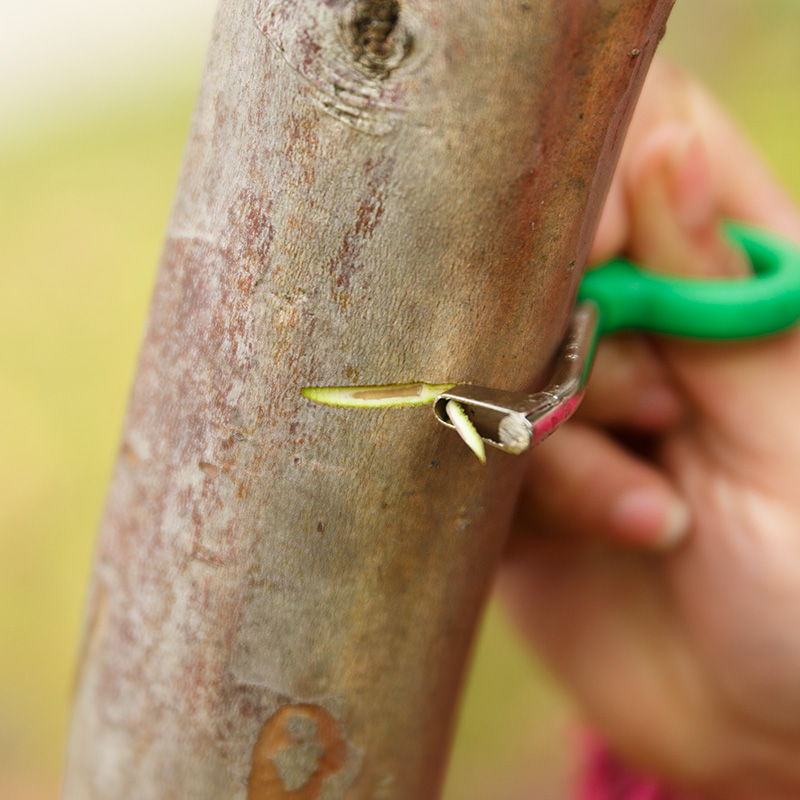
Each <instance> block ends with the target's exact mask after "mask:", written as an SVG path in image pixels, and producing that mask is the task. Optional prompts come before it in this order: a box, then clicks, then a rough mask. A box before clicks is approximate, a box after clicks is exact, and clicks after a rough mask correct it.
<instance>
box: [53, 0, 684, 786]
mask: <svg viewBox="0 0 800 800" xmlns="http://www.w3.org/2000/svg"><path fill="white" fill-rule="evenodd" d="M670 5H671V0H591V1H590V0H448V2H446V3H445V2H441V3H434V2H430V0H401V1H400V2H398V1H397V0H256V2H252V0H223V1H222V4H221V9H220V11H219V13H218V17H217V21H216V24H215V29H214V35H213V41H212V44H211V50H210V55H209V60H208V64H207V68H206V74H205V79H204V83H203V87H202V90H201V94H200V98H199V101H198V106H197V111H196V116H195V120H194V125H193V129H192V133H191V138H190V141H189V145H188V150H187V154H186V161H185V167H184V170H183V175H182V178H181V182H180V187H179V190H178V196H177V201H176V204H175V207H174V210H173V213H172V217H171V220H170V224H169V229H168V231H167V237H166V244H165V248H164V254H163V260H162V264H161V268H160V272H159V276H158V280H157V285H156V288H155V294H154V298H153V304H152V309H151V313H150V320H149V326H148V331H147V336H146V339H145V342H144V345H143V349H142V353H141V361H140V364H139V370H138V374H137V377H136V381H135V386H134V388H133V394H132V398H131V402H130V408H129V412H128V417H127V421H126V423H125V429H124V433H123V439H122V445H121V449H120V454H119V459H118V463H117V466H116V470H115V474H114V477H113V482H112V485H111V489H110V494H109V498H108V506H107V509H106V513H105V517H104V520H103V524H102V530H101V535H100V540H99V544H98V551H97V560H96V564H95V569H94V576H93V579H92V585H91V589H90V598H89V610H88V622H87V629H86V634H85V641H84V649H83V654H82V663H81V665H80V670H79V677H78V682H77V689H76V697H75V705H74V715H73V721H72V730H71V735H70V743H69V750H68V757H67V768H66V778H65V797H67V798H69V800H93V799H94V798H103V800H116V799H117V798H136V800H167V799H168V798H189V797H190V798H193V800H201V799H202V798H209V800H210V799H211V798H214V800H219V798H226V799H227V798H249V800H278V798H300V799H302V800H312V798H328V799H329V800H334V799H335V798H343V797H347V798H407V799H408V800H425V798H432V797H435V796H436V795H437V794H438V792H439V786H440V782H441V776H442V770H443V763H444V761H445V754H446V750H447V746H448V742H449V736H450V731H451V726H452V719H453V714H454V707H455V704H456V699H457V695H458V690H459V684H460V681H461V676H462V672H463V668H464V663H465V659H466V656H467V653H468V650H469V645H470V641H471V638H472V635H473V631H474V628H475V624H476V619H477V618H478V616H479V613H480V610H481V607H482V603H483V601H484V599H485V595H486V593H487V587H488V584H489V580H490V577H491V575H492V571H493V568H494V566H495V564H496V561H497V558H498V555H499V553H500V551H501V549H502V546H503V532H504V529H505V526H506V524H507V521H508V519H509V517H510V513H511V505H512V504H513V501H514V494H515V486H516V485H517V481H518V478H519V470H520V468H521V466H522V462H521V460H520V459H518V458H515V457H512V456H507V455H504V454H501V453H497V452H492V453H490V454H489V463H488V465H487V466H486V467H482V466H481V465H480V464H479V463H478V461H477V460H476V459H475V458H474V457H473V456H472V455H471V454H470V453H469V452H468V451H467V449H466V448H465V447H464V445H463V443H462V442H461V441H460V440H459V439H458V438H457V437H456V436H455V435H454V434H452V432H450V431H448V430H446V429H445V428H443V427H441V426H439V425H438V424H437V423H436V422H435V421H434V418H433V415H432V414H431V412H430V410H429V409H426V408H420V409H411V410H397V409H388V410H381V411H362V410H350V411H348V410H341V409H332V408H326V407H322V406H318V405H313V404H311V403H309V402H307V401H305V400H303V399H302V398H301V396H300V388H301V387H302V386H305V385H319V384H337V383H343V384H347V383H388V382H396V381H409V380H427V381H434V382H439V381H449V380H452V381H471V382H476V383H481V384H484V385H489V386H501V387H506V388H523V387H524V386H526V385H528V384H530V383H531V382H532V381H535V380H536V379H537V378H538V377H540V376H541V375H542V373H543V370H544V369H545V367H546V364H547V361H548V358H549V356H550V354H551V353H552V352H553V349H554V348H555V346H556V344H557V343H558V340H559V338H560V336H561V333H562V330H563V327H564V324H565V321H566V318H567V315H568V312H569V308H570V306H571V303H572V299H573V294H574V290H575V287H576V283H577V280H578V277H579V274H580V271H581V267H582V264H583V261H584V258H585V256H586V253H587V250H588V247H589V243H590V239H591V237H592V234H593V231H594V227H595V223H596V218H597V214H598V211H599V208H600V204H601V202H602V199H603V195H604V192H605V189H606V186H607V183H608V181H609V179H610V175H611V171H612V168H613V164H614V161H615V159H616V155H617V151H618V148H619V145H620V144H621V138H622V135H623V132H624V128H625V125H626V122H627V118H628V115H629V112H630V110H631V105H632V102H633V100H634V99H635V97H636V94H637V92H638V89H639V86H640V84H641V82H642V79H643V78H644V74H645V72H646V69H647V65H648V64H649V61H650V59H651V57H652V55H653V51H654V48H655V47H656V43H657V41H658V39H659V38H660V35H661V33H662V30H663V26H664V24H665V19H666V15H667V13H668V10H669V7H670Z"/></svg>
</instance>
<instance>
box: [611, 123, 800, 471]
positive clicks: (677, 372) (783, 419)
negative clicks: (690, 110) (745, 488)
mask: <svg viewBox="0 0 800 800" xmlns="http://www.w3.org/2000/svg"><path fill="white" fill-rule="evenodd" d="M722 155H724V154H722ZM736 155H737V157H738V158H740V159H742V158H744V162H743V166H742V169H745V171H746V164H747V163H748V161H747V154H746V153H743V152H742V151H741V148H740V149H739V151H738V152H737V154H736ZM720 156H721V154H719V153H716V154H715V155H714V157H712V154H711V151H710V149H709V148H708V147H707V146H706V144H705V143H704V141H703V140H702V138H701V136H700V135H699V133H697V131H696V130H695V129H693V128H692V127H691V126H688V125H685V124H675V125H668V126H663V127H661V128H659V129H658V130H656V131H655V132H654V133H653V134H652V135H651V137H650V139H649V140H648V141H647V142H645V143H643V147H642V149H641V150H640V153H639V156H638V159H637V161H636V163H633V164H631V169H630V171H629V173H628V181H627V186H626V190H627V191H626V196H627V197H628V198H629V202H630V199H631V198H636V202H635V204H634V203H630V208H629V215H630V220H631V230H630V237H629V241H630V253H629V255H630V256H631V257H632V258H633V259H634V260H635V261H638V262H640V263H642V264H645V265H647V267H648V268H649V269H653V270H654V271H659V272H666V273H670V274H678V275H686V276H693V277H698V278H704V279H709V278H721V279H724V278H736V277H744V276H746V275H748V274H749V273H750V271H751V267H750V265H749V263H748V261H747V259H746V257H745V256H744V254H743V253H742V252H740V251H738V250H737V249H735V248H734V247H733V246H732V245H731V243H730V242H728V241H727V240H726V239H725V237H724V236H723V233H722V226H721V223H722V221H723V220H722V213H721V209H723V208H733V207H742V206H743V205H744V201H740V200H738V199H737V198H731V197H723V196H719V195H718V192H719V191H724V187H725V186H738V187H740V188H739V189H738V191H741V190H742V189H741V184H740V183H736V182H733V181H728V182H727V183H726V182H721V181H720V180H719V178H718V176H717V175H716V174H715V173H716V171H717V170H718V167H716V165H715V161H714V159H715V158H716V159H719V158H720ZM756 159H757V157H756V156H755V155H753V160H754V161H755V160H756ZM758 163H760V162H758ZM728 168H729V169H730V170H736V169H737V168H739V167H738V165H737V163H735V162H733V163H730V164H729V167H728ZM769 180H771V179H769ZM720 187H722V188H721V189H720ZM762 188H763V187H762ZM774 188H775V190H774V191H772V192H769V193H764V195H762V196H764V197H768V198H769V201H768V202H765V203H764V205H763V207H762V208H761V210H760V211H759V213H760V214H761V215H762V216H761V218H757V219H752V216H751V221H755V222H756V223H757V224H761V225H762V226H763V227H767V228H768V227H770V217H771V216H774V217H776V218H779V219H781V220H785V219H787V218H791V216H792V215H794V216H797V211H796V209H795V208H794V206H793V205H792V203H791V202H790V201H789V200H788V199H787V196H786V195H785V194H784V193H783V192H782V191H780V189H779V187H777V185H775V187H774ZM775 204H778V205H779V206H780V208H777V209H776V208H772V207H771V206H772V205H775ZM752 205H754V204H753V203H751V206H752ZM783 227H785V226H783ZM798 229H799V230H800V225H799V226H798ZM743 313H745V312H744V311H743ZM659 346H660V349H661V352H662V355H663V356H664V358H665V360H666V362H667V364H668V366H669V368H670V370H671V371H672V374H673V376H674V378H675V380H676V382H677V383H678V385H679V387H680V389H681V390H682V391H683V393H684V394H685V396H686V397H687V399H688V400H689V401H690V403H691V404H692V406H693V407H694V409H695V411H696V423H697V424H698V425H700V426H701V427H702V428H703V433H704V434H705V437H704V438H703V441H705V442H706V443H707V446H708V447H710V448H713V450H714V452H715V453H716V454H717V457H718V458H723V459H724V460H725V461H726V462H727V463H728V465H729V466H730V467H731V468H734V467H735V465H736V464H737V463H738V464H749V465H750V468H752V466H754V465H756V464H758V465H762V466H763V467H764V468H765V469H767V470H768V471H769V472H770V473H773V474H781V473H780V470H781V469H784V474H785V468H784V465H783V461H784V460H785V459H784V454H786V453H787V452H790V451H791V450H792V449H794V450H795V452H797V449H796V448H800V424H794V422H793V421H794V420H795V418H796V409H797V408H798V406H799V405H800V375H799V374H798V373H799V372H800V371H798V365H800V334H798V332H797V331H791V332H789V333H786V334H782V335H779V336H774V337H768V338H764V339H758V340H752V341H747V342H727V343H725V342H713V343H709V342H697V341H688V340H675V339H662V340H659ZM790 474H791V471H790Z"/></svg>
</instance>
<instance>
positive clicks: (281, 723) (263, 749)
mask: <svg viewBox="0 0 800 800" xmlns="http://www.w3.org/2000/svg"><path fill="white" fill-rule="evenodd" d="M347 755H348V753H347V744H346V742H345V741H344V739H343V737H342V734H341V732H340V730H339V726H338V724H337V723H336V720H335V719H334V718H333V716H332V715H331V713H330V712H329V711H328V710H327V709H325V708H323V707H322V706H319V705H315V704H313V703H294V704H290V705H285V706H281V707H280V708H279V709H278V710H277V711H276V712H275V713H274V714H273V715H272V716H271V717H270V718H269V719H268V720H267V721H266V723H265V724H264V727H263V728H262V729H261V733H260V734H259V736H258V739H257V741H256V744H255V747H254V748H253V767H252V770H251V772H250V781H249V784H248V790H247V800H289V798H292V800H317V799H318V798H319V797H320V795H321V793H322V789H323V785H324V783H325V780H326V779H327V778H328V777H329V776H331V775H335V774H336V773H338V772H339V771H340V770H341V769H342V768H343V767H344V766H345V764H346V763H347Z"/></svg>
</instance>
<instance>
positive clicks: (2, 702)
mask: <svg viewBox="0 0 800 800" xmlns="http://www.w3.org/2000/svg"><path fill="white" fill-rule="evenodd" d="M2 2H3V4H2V5H0V108H2V109H3V110H2V112H1V116H0V208H1V209H2V213H0V226H2V228H1V230H2V235H1V236H0V269H2V289H1V290H0V341H2V348H1V349H0V797H2V798H10V799H14V800H17V799H19V800H23V799H24V798H28V799H29V800H34V799H35V800H43V799H44V798H54V797H56V796H57V792H58V774H59V768H60V761H61V753H62V747H63V736H64V729H65V724H66V718H67V713H68V699H69V692H70V684H71V680H72V670H73V660H74V655H75V649H76V643H77V638H78V635H79V630H80V625H81V613H82V602H83V597H84V586H85V583H86V580H87V576H88V571H89V564H90V559H91V552H92V545H93V538H94V532H95V528H96V525H97V522H98V519H99V515H100V512H101V508H102V504H103V496H104V491H105V485H106V481H107V478H108V475H109V473H110V469H111V464H112V459H113V457H114V452H115V449H116V443H117V436H118V432H119V429H120V425H121V420H122V416H123V413H124V408H125V402H126V395H127V392H128V388H129V384H130V381H131V377H132V374H133V369H134V365H135V359H136V352H137V346H138V340H139V336H140V332H141V330H142V327H143V323H144V318H145V314H146V310H147V304H148V296H149V292H150V287H151V284H152V280H153V273H154V270H155V266H156V262H157V259H158V252H159V248H160V240H161V236H162V232H163V229H164V226H165V222H166V218H167V214H168V211H169V206H170V202H171V198H172V194H173V191H174V187H175V183H176V179H177V174H178V169H179V166H180V160H181V154H182V149H183V143H184V140H185V137H186V133H187V129H188V125H189V120H190V115H191V109H192V104H193V100H194V95H195V92H196V89H197V85H198V82H199V78H200V71H201V67H202V59H203V50H204V48H205V42H206V39H207V36H208V31H209V30H210V26H211V20H212V16H213V3H212V2H211V0H195V2H192V4H191V5H190V4H189V0H174V3H173V4H171V5H170V7H169V8H168V9H167V8H164V6H165V4H163V3H158V2H156V0H147V1H145V0H140V2H138V3H136V4H133V3H132V2H127V0H126V1H125V2H119V3H116V4H108V3H104V2H101V1H100V0H82V2H73V3H66V4H61V6H59V5H58V4H57V3H56V2H55V0H32V1H31V2H30V3H29V4H27V5H25V6H21V5H20V4H12V2H11V0H2ZM12 6H13V7H12ZM110 6H113V9H110ZM799 40H800V3H797V2H796V0H694V1H693V2H678V4H677V8H676V9H675V12H674V14H673V19H672V22H671V25H670V29H669V32H668V35H667V38H666V40H665V42H664V50H665V51H666V52H667V53H669V54H671V55H672V56H673V57H674V58H675V59H676V60H678V61H680V62H681V63H683V64H684V65H686V66H688V67H689V68H691V69H692V70H693V71H695V72H696V73H698V74H699V75H701V76H702V78H703V79H704V80H705V81H706V83H707V84H708V85H710V86H711V87H712V89H713V90H714V92H715V93H716V94H717V96H718V97H720V98H721V99H722V101H723V103H724V104H725V105H727V107H728V108H729V109H730V110H731V111H732V113H733V115H734V116H735V117H736V118H737V119H738V120H739V122H740V123H741V124H742V126H743V127H744V129H745V130H746V131H747V132H748V133H749V134H750V136H751V138H752V139H754V140H755V141H756V143H757V144H758V145H759V147H760V148H761V149H762V151H763V152H764V153H765V154H766V156H767V158H768V160H769V161H770V162H771V164H772V165H773V167H774V168H775V170H776V172H777V173H778V174H780V175H781V176H782V177H783V179H784V181H785V183H786V184H787V185H788V186H789V188H790V189H791V190H792V191H793V192H794V193H795V196H797V195H798V194H800V154H798V152H797V150H798V141H800V95H799V94H798V92H799V91H800V90H799V89H798V87H800V47H798V41H799ZM572 716H573V715H572V711H571V709H570V707H569V703H568V701H567V699H566V698H565V697H564V696H563V695H562V694H561V693H560V692H559V691H558V689H557V688H556V687H555V685H554V684H553V682H552V681H551V680H550V679H549V678H548V677H547V676H546V674H545V673H544V671H543V670H542V668H541V667H540V666H539V665H538V664H537V663H536V661H535V659H534V658H533V657H532V656H531V655H530V654H528V653H527V652H525V650H524V648H523V647H522V646H521V645H520V643H519V642H518V641H517V640H516V639H515V638H514V636H513V634H512V632H511V631H510V629H509V628H508V626H507V624H506V622H505V621H504V619H503V617H502V615H501V614H500V613H499V612H498V611H497V610H496V609H495V608H492V609H490V612H489V614H488V617H487V622H486V624H485V625H484V629H483V633H482V636H481V640H480V642H479V646H478V650H477V654H476V661H475V665H474V668H473V671H472V674H471V678H470V683H469V687H468V691H467V698H466V704H465V707H464V710H463V713H462V717H461V723H460V726H459V730H458V733H457V737H456V747H455V752H454V755H453V759H452V764H451V769H450V775H449V778H448V784H447V791H446V795H447V798H448V800H456V799H458V800H461V799H462V798H463V799H466V800H470V799H471V798H475V800H479V799H482V798H491V800H504V799H507V800H512V799H515V798H523V797H526V798H533V799H534V800H548V799H549V798H557V797H564V796H565V794H564V793H565V782H566V781H568V777H567V776H568V767H567V766H565V753H566V752H567V750H568V737H569V729H570V724H571V722H570V721H571V719H572Z"/></svg>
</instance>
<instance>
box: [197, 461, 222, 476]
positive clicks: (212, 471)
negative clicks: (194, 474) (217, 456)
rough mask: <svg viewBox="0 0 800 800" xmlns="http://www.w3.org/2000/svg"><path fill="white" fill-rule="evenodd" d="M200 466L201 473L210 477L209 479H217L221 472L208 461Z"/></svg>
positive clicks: (202, 462)
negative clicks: (218, 473)
mask: <svg viewBox="0 0 800 800" xmlns="http://www.w3.org/2000/svg"><path fill="white" fill-rule="evenodd" d="M198 466H199V467H200V471H201V472H203V473H204V474H206V475H208V477H209V478H213V477H215V476H216V474H217V472H218V471H219V470H218V469H217V468H216V466H214V464H209V462H208V461H201V462H200V463H199V465H198Z"/></svg>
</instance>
